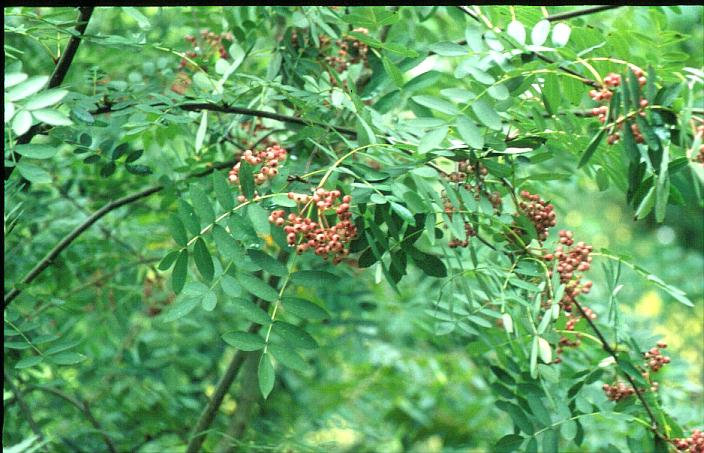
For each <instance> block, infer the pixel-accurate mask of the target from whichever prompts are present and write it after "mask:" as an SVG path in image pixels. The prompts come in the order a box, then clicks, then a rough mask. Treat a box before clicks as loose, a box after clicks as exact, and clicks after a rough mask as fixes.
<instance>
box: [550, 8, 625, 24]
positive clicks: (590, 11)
mask: <svg viewBox="0 0 704 453" xmlns="http://www.w3.org/2000/svg"><path fill="white" fill-rule="evenodd" d="M622 6H624V5H622V4H621V5H599V6H592V7H590V8H584V9H578V10H575V11H567V12H565V13H558V14H553V15H551V16H548V17H546V18H545V20H548V21H550V22H556V21H558V20H567V19H574V18H575V17H580V16H587V15H589V14H594V13H600V12H602V11H606V10H609V9H615V8H620V7H622Z"/></svg>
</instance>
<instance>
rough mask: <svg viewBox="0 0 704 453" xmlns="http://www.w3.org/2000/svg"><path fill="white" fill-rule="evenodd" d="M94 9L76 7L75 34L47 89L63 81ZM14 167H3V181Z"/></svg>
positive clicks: (33, 131)
mask: <svg viewBox="0 0 704 453" xmlns="http://www.w3.org/2000/svg"><path fill="white" fill-rule="evenodd" d="M94 9H95V8H94V7H93V6H81V7H79V8H78V10H79V15H78V20H77V22H78V23H77V25H76V29H75V31H76V34H74V35H72V36H71V38H70V39H69V40H68V44H66V49H64V53H63V54H62V55H61V58H60V59H59V61H58V62H57V63H56V66H55V67H54V71H53V72H52V74H51V77H50V78H49V83H48V84H47V86H46V87H47V89H49V88H56V87H57V86H59V85H61V83H62V82H63V81H64V78H65V77H66V74H67V73H68V70H69V68H70V67H71V63H72V62H73V57H75V56H76V51H77V50H78V45H79V44H80V43H81V38H82V37H83V33H85V31H86V28H87V27H88V22H89V21H90V17H91V16H92V15H93V10H94ZM42 126H43V125H42V124H37V125H35V126H33V127H31V128H30V129H29V130H28V131H27V132H25V133H24V134H23V135H21V136H20V137H19V138H18V139H17V142H16V144H17V145H25V144H27V143H29V142H30V141H32V138H34V136H35V135H37V134H38V133H39V132H40V131H42V130H43V127H42ZM20 159H22V155H21V154H17V155H15V161H16V162H18V161H19V160H20ZM14 169H15V167H5V181H7V180H8V179H9V178H10V175H11V174H12V172H13V171H14Z"/></svg>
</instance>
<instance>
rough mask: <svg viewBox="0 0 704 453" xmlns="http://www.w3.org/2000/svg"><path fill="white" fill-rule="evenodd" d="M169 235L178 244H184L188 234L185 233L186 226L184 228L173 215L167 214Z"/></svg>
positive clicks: (186, 242) (186, 241)
mask: <svg viewBox="0 0 704 453" xmlns="http://www.w3.org/2000/svg"><path fill="white" fill-rule="evenodd" d="M166 222H167V226H168V228H169V232H170V233H171V237H173V238H174V241H176V243H177V244H178V245H181V246H184V247H185V246H186V244H188V235H187V234H186V228H184V226H183V223H181V221H180V220H179V219H178V217H176V216H175V215H172V216H169V218H168V219H167V220H166Z"/></svg>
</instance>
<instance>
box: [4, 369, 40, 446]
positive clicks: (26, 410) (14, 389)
mask: <svg viewBox="0 0 704 453" xmlns="http://www.w3.org/2000/svg"><path fill="white" fill-rule="evenodd" d="M3 375H4V376H5V382H6V383H7V386H8V387H9V388H10V391H11V392H12V393H13V395H15V400H17V404H18V405H19V406H20V411H22V414H23V415H24V418H26V419H27V423H29V427H30V428H31V429H32V432H33V433H34V434H36V435H37V437H38V438H39V440H40V441H42V442H44V435H43V434H42V431H41V430H40V429H39V426H38V425H37V422H35V421H34V417H32V411H31V410H30V409H29V406H28V405H27V402H26V401H25V400H24V397H23V396H22V393H21V392H20V391H19V389H18V388H17V386H16V385H15V384H14V383H13V382H12V378H11V377H10V375H9V374H7V371H5V370H3Z"/></svg>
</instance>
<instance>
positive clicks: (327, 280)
mask: <svg viewBox="0 0 704 453" xmlns="http://www.w3.org/2000/svg"><path fill="white" fill-rule="evenodd" d="M339 279H340V277H338V276H337V275H335V274H331V273H330V272H325V271H312V270H306V271H298V272H294V273H293V274H291V282H292V283H296V284H298V285H301V286H328V287H329V286H331V285H335V284H336V283H337V282H338V280H339Z"/></svg>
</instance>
